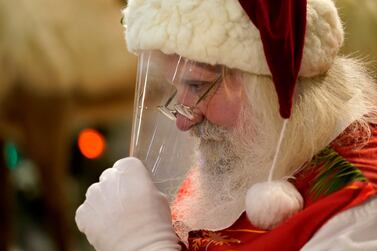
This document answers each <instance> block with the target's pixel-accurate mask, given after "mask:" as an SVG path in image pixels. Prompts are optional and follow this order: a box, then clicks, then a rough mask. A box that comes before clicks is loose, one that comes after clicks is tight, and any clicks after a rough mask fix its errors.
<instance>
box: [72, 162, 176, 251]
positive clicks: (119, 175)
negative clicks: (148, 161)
mask: <svg viewBox="0 0 377 251" xmlns="http://www.w3.org/2000/svg"><path fill="white" fill-rule="evenodd" d="M75 220H76V224H77V226H78V228H79V229H80V231H81V232H83V233H85V234H86V237H87V239H88V240H89V242H90V243H91V244H92V245H93V246H94V247H95V248H96V250H100V251H118V250H119V251H140V250H143V251H152V250H153V251H157V250H161V251H173V250H174V251H176V250H181V248H180V246H179V244H178V237H177V236H176V234H175V233H174V231H173V229H172V224H171V214H170V208H169V205H168V202H167V199H166V197H165V196H164V195H163V194H162V193H161V192H159V191H158V189H157V188H156V187H155V185H154V184H153V182H152V181H151V178H150V176H149V173H148V171H147V170H146V169H145V167H144V165H143V164H142V163H141V161H140V160H138V159H136V158H132V157H129V158H125V159H121V160H119V161H117V162H116V163H115V164H114V166H113V167H112V168H108V169H106V170H105V171H104V172H103V173H102V174H101V176H100V181H99V182H98V183H95V184H93V185H91V186H90V187H89V188H88V191H87V192H86V200H85V201H84V203H83V204H82V205H81V206H80V207H79V208H78V209H77V211H76V217H75Z"/></svg>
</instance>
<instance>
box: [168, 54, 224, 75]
mask: <svg viewBox="0 0 377 251" xmlns="http://www.w3.org/2000/svg"><path fill="white" fill-rule="evenodd" d="M166 61H167V63H168V66H169V68H173V69H175V68H176V67H186V69H188V70H189V69H190V68H191V69H192V70H193V69H200V70H205V71H209V72H213V73H219V72H220V71H221V69H222V66H221V65H211V64H207V63H202V62H199V61H195V60H190V59H187V58H185V57H181V56H179V55H177V54H171V55H166Z"/></svg>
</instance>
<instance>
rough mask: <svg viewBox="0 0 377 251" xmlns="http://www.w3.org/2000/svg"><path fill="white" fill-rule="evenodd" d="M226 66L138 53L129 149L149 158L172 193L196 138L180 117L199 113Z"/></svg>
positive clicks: (194, 116) (189, 117) (150, 165)
mask: <svg viewBox="0 0 377 251" xmlns="http://www.w3.org/2000/svg"><path fill="white" fill-rule="evenodd" d="M224 68H225V67H223V66H218V65H216V66H212V65H208V64H203V63H199V62H195V61H192V60H188V59H186V58H183V57H180V56H178V55H166V54H163V53H162V52H160V51H144V52H142V53H140V55H139V62H138V73H137V85H136V90H135V103H134V118H133V126H132V137H131V147H130V155H131V156H134V157H137V158H139V159H140V160H141V161H142V162H143V163H144V165H145V166H146V168H147V169H149V170H150V171H151V174H152V179H153V181H154V182H155V184H156V185H157V187H158V188H159V189H160V190H161V191H163V192H164V193H166V194H167V195H168V196H169V197H170V199H172V198H173V197H174V194H175V192H176V190H177V188H178V186H179V184H180V183H181V182H182V180H183V179H184V177H185V175H186V173H187V171H188V170H189V168H190V167H192V166H193V165H194V162H193V160H194V149H195V145H196V141H197V139H195V138H194V137H192V136H190V135H189V133H188V132H187V131H186V132H184V131H181V130H179V129H178V128H177V126H176V123H175V120H176V118H177V116H183V117H184V118H185V119H187V120H190V121H193V120H197V119H198V116H199V115H198V114H197V113H196V112H195V109H196V107H198V105H200V104H201V102H204V101H205V100H206V101H208V99H210V98H211V96H212V95H214V93H215V91H216V88H217V87H218V85H219V84H220V83H221V82H222V81H223V76H224ZM181 129H182V128H181ZM187 129H188V128H187Z"/></svg>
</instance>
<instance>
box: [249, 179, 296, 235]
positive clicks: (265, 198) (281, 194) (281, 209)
mask: <svg viewBox="0 0 377 251" xmlns="http://www.w3.org/2000/svg"><path fill="white" fill-rule="evenodd" d="M302 207H303V199H302V196H301V194H300V193H299V192H298V191H297V190H296V188H295V187H294V186H293V185H292V184H291V183H289V182H288V181H281V180H280V181H271V182H263V183H257V184H255V185H253V186H252V187H251V188H249V190H248V191H247V194H246V214H247V216H248V218H249V220H250V221H251V223H252V224H253V225H254V226H256V227H259V228H262V229H272V228H274V227H276V226H277V225H279V224H280V223H282V222H283V221H284V220H286V219H288V218H289V217H290V216H292V215H293V214H295V213H296V212H298V211H300V210H301V209H302Z"/></svg>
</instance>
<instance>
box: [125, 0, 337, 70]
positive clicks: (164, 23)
mask: <svg viewBox="0 0 377 251" xmlns="http://www.w3.org/2000/svg"><path fill="white" fill-rule="evenodd" d="M124 15H125V27H126V40H127V45H128V49H129V50H130V51H132V52H134V53H138V52H139V51H140V50H161V51H163V52H164V53H167V54H173V53H176V54H179V55H181V56H184V57H187V58H189V59H192V60H197V61H200V62H205V63H209V64H223V65H226V66H228V67H230V68H237V69H240V70H243V71H247V72H250V73H254V74H261V75H270V71H269V69H268V66H267V63H266V59H265V56H264V52H263V47H262V42H261V40H260V35H259V31H258V30H257V29H256V27H255V26H254V25H253V24H252V22H251V21H250V19H249V18H248V16H247V15H246V13H245V12H244V10H243V9H242V7H241V5H240V4H239V2H238V1H235V0H206V1H203V0H187V1H181V0H130V1H129V2H128V7H127V8H126V9H125V10H124ZM342 43H343V29H342V25H341V22H340V19H339V16H338V13H337V9H336V7H335V5H334V3H333V2H332V0H309V1H308V7H307V32H306V38H305V47H304V55H303V61H302V66H301V70H300V76H306V77H310V76H315V75H318V74H320V73H324V72H325V71H327V70H328V69H329V67H330V66H331V64H332V62H333V60H334V58H335V55H336V53H337V52H338V49H339V48H340V46H341V44H342Z"/></svg>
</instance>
